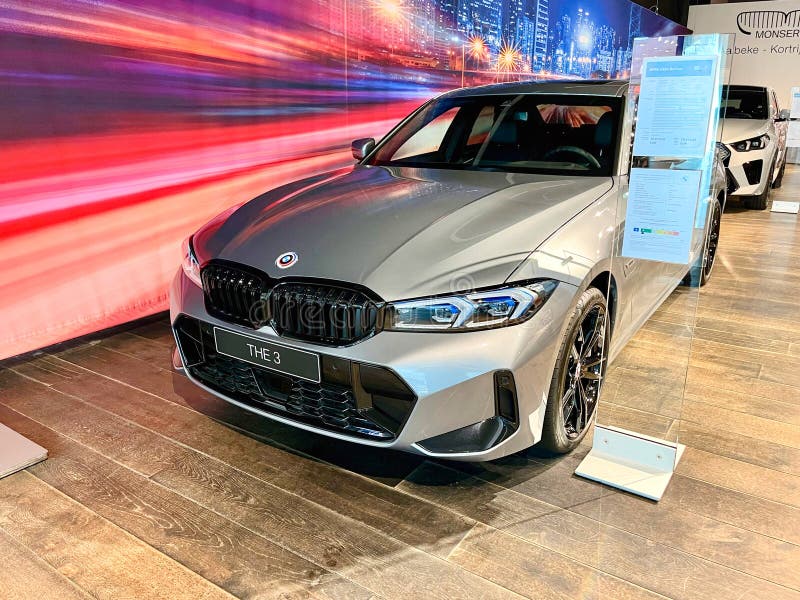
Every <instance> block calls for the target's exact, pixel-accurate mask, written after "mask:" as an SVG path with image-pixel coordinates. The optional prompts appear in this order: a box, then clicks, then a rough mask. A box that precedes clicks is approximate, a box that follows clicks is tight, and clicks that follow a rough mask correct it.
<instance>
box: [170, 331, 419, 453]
mask: <svg viewBox="0 0 800 600" xmlns="http://www.w3.org/2000/svg"><path fill="white" fill-rule="evenodd" d="M174 329H175V335H176V338H177V339H178V342H179V348H180V352H181V359H182V361H183V364H184V367H185V368H186V370H187V371H188V372H189V374H190V375H191V376H192V377H194V378H195V379H197V380H198V381H200V382H201V383H203V384H204V385H206V386H207V387H209V388H211V389H212V390H214V391H215V392H218V393H220V394H222V395H223V396H225V397H228V398H231V399H233V400H236V401H237V402H241V403H242V404H246V405H248V406H252V407H255V408H258V409H259V410H262V411H265V412H268V413H272V414H277V415H281V416H283V417H286V418H289V419H292V420H294V421H299V422H303V423H308V424H309V425H313V426H315V427H319V428H321V429H327V430H331V431H338V432H340V433H345V434H348V435H353V436H356V437H361V438H367V439H372V440H379V441H388V440H390V439H394V437H395V436H396V435H397V434H398V433H399V431H400V429H401V428H402V426H403V425H404V424H405V421H406V419H407V418H408V415H410V414H411V409H412V408H413V407H414V402H415V401H416V396H415V395H414V393H413V392H412V391H411V390H410V389H409V388H408V386H407V385H406V384H405V383H404V382H403V381H402V380H401V379H400V378H399V377H397V375H395V374H394V373H393V372H392V371H389V370H388V369H384V368H382V367H376V366H372V365H362V364H359V363H354V362H351V361H349V360H346V359H341V358H336V357H332V356H326V355H321V356H320V362H321V366H322V381H321V382H320V383H312V382H309V381H305V380H303V379H300V378H298V377H293V376H291V375H285V374H282V373H277V372H275V371H271V370H269V369H264V368H261V367H258V366H256V365H252V364H250V363H247V362H244V361H242V360H239V359H237V358H232V357H230V356H226V355H223V354H219V353H218V352H217V350H216V345H215V343H214V332H213V327H212V326H211V325H210V324H208V323H204V322H202V321H198V320H197V319H194V318H192V317H188V316H186V315H181V316H180V317H178V319H177V320H176V321H175V325H174ZM353 382H356V383H355V384H353Z"/></svg>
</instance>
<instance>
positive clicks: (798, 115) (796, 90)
mask: <svg viewBox="0 0 800 600" xmlns="http://www.w3.org/2000/svg"><path fill="white" fill-rule="evenodd" d="M790 110H791V111H792V114H791V118H792V119H800V87H793V88H792V107H791V109H790Z"/></svg>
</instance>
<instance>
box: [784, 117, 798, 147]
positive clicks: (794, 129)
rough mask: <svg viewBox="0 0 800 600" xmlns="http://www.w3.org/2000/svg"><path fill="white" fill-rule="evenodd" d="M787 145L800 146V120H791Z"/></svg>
mask: <svg viewBox="0 0 800 600" xmlns="http://www.w3.org/2000/svg"><path fill="white" fill-rule="evenodd" d="M786 146H787V147H789V148H800V121H789V133H788V134H787V135H786Z"/></svg>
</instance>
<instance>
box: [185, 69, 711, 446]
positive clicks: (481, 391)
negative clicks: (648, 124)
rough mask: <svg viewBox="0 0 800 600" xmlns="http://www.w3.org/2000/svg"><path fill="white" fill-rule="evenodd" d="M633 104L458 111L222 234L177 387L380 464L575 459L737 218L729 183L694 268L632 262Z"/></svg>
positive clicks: (200, 247) (583, 87)
mask: <svg viewBox="0 0 800 600" xmlns="http://www.w3.org/2000/svg"><path fill="white" fill-rule="evenodd" d="M626 93H627V84H625V83H620V82H559V83H513V84H499V85H493V86H485V87H480V88H473V89H461V90H456V91H453V92H449V93H446V94H444V95H442V96H439V97H437V98H435V99H433V100H431V101H430V102H428V103H426V104H424V105H423V106H422V107H420V108H419V109H418V110H417V111H415V112H414V113H413V114H411V115H410V116H409V117H408V118H406V119H405V120H404V121H402V122H401V123H400V124H399V125H397V127H396V128H395V129H394V130H392V131H391V132H390V133H389V134H388V135H387V136H386V137H385V138H383V139H382V140H381V141H380V142H378V143H377V144H376V143H375V141H374V140H372V139H363V140H357V141H356V142H354V143H353V154H354V156H355V158H356V164H355V165H354V166H353V167H350V168H347V169H345V170H340V171H336V172H333V173H327V174H323V175H316V176H313V177H310V178H308V179H304V180H301V181H297V182H295V183H291V184H288V185H285V186H282V187H279V188H277V189H273V190H271V191H268V192H266V193H264V194H263V195H261V196H259V197H257V198H255V199H253V200H251V201H249V202H247V203H245V204H243V205H242V206H240V207H238V208H236V209H235V210H229V211H227V212H225V213H223V214H221V215H219V216H218V217H216V218H215V219H213V220H212V221H211V222H209V223H207V224H206V225H205V226H203V227H202V228H201V229H200V230H198V231H197V232H196V233H195V234H194V235H192V236H191V237H190V238H188V239H187V240H186V242H185V244H184V246H185V247H184V259H183V267H182V269H180V270H179V272H178V273H177V275H176V277H175V279H174V282H173V284H172V288H171V321H172V326H173V330H174V333H175V339H176V341H177V348H178V349H177V354H176V358H175V362H176V367H178V368H180V369H183V371H184V372H185V374H186V375H187V376H188V377H189V379H190V380H191V381H193V382H194V383H195V384H197V385H198V386H200V387H202V388H204V389H206V390H207V391H209V392H211V393H213V394H215V395H217V396H219V397H220V398H222V399H224V400H226V401H228V402H230V403H233V404H236V405H238V406H240V407H242V408H244V409H247V410H249V411H253V412H255V413H258V414H259V415H263V416H264V417H266V418H270V419H274V420H276V421H280V422H282V423H286V424H288V425H292V426H295V427H299V428H302V429H306V430H308V431H313V432H316V433H318V434H322V435H325V436H330V437H334V438H339V439H344V440H349V441H352V442H357V443H360V444H364V445H369V446H376V447H385V448H394V449H398V450H405V451H409V452H415V453H418V454H423V455H427V456H434V457H444V458H448V459H455V460H471V461H484V460H491V459H495V458H499V457H501V456H504V455H507V454H510V453H513V452H517V451H520V450H523V449H525V448H528V447H530V446H532V445H534V444H539V445H540V446H541V447H542V448H544V449H545V450H547V451H549V452H555V453H564V452H568V451H570V450H572V449H573V448H574V447H575V446H577V445H578V443H580V441H581V439H582V438H583V437H584V436H585V435H586V432H587V430H588V428H589V427H590V425H591V423H592V420H593V417H594V414H595V409H596V407H597V402H598V398H599V395H600V391H601V389H602V384H603V377H604V373H605V368H606V365H607V362H608V360H610V359H613V357H614V356H615V354H616V353H617V352H618V351H619V350H620V349H621V348H622V346H623V345H624V344H625V342H626V341H627V340H628V339H630V337H631V336H632V335H633V334H634V333H635V332H636V331H637V329H638V328H639V327H640V326H641V324H642V323H644V321H645V320H646V319H647V318H648V317H649V316H650V315H651V314H652V312H653V311H654V310H655V309H656V308H657V307H658V306H659V304H660V303H661V302H662V301H663V300H664V299H665V298H666V297H667V296H668V295H669V294H670V293H671V292H672V290H673V289H674V288H675V287H676V286H677V285H678V284H679V283H680V282H681V281H682V280H684V279H685V278H686V277H689V278H691V279H693V280H696V281H698V282H700V283H703V282H705V280H707V278H708V276H709V275H710V273H711V267H712V266H713V263H714V256H715V252H716V243H717V238H718V234H719V220H720V214H721V210H722V208H721V207H722V205H723V203H724V199H725V196H724V194H725V192H724V185H719V186H718V184H717V183H715V188H714V189H715V190H720V191H719V193H718V194H717V193H716V192H714V193H712V194H709V195H708V198H706V199H705V203H706V209H707V210H706V211H705V213H704V214H707V218H706V219H705V225H701V226H700V227H699V235H696V236H695V237H696V242H695V243H694V247H693V250H692V260H691V263H690V264H693V265H694V266H693V268H691V269H690V268H688V267H687V265H685V264H684V265H675V264H669V263H659V262H652V261H645V260H638V259H620V258H618V257H617V256H616V254H618V252H619V244H620V238H621V231H622V226H623V224H624V223H623V221H624V214H625V206H624V202H625V200H624V199H625V195H624V194H622V193H620V190H623V189H624V187H625V185H626V182H627V175H628V168H629V163H630V156H629V154H630V135H629V134H623V129H630V128H629V127H626V128H623V122H624V117H625V115H624V112H625V107H626V103H625V96H626ZM720 169H721V167H720ZM718 175H719V177H720V178H721V180H722V181H724V171H721V174H718ZM716 186H718V187H716ZM687 271H688V275H687Z"/></svg>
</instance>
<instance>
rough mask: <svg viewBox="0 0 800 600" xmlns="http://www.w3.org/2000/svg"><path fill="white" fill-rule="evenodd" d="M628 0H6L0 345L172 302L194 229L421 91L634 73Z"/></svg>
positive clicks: (0, 108)
mask: <svg viewBox="0 0 800 600" xmlns="http://www.w3.org/2000/svg"><path fill="white" fill-rule="evenodd" d="M685 31H686V30H685V28H683V27H680V26H678V25H676V24H674V23H671V22H669V21H667V20H666V19H664V18H662V17H659V16H658V15H655V14H654V13H651V12H649V11H647V10H644V9H642V8H641V7H640V6H637V5H635V4H632V3H629V2H627V0H592V1H587V2H577V1H575V0H549V3H548V2H547V1H544V0H538V1H537V0H497V1H493V0H347V1H346V0H302V1H294V2H274V1H273V0H230V1H227V2H218V1H216V0H166V1H165V0H128V1H125V0H47V1H44V0H40V1H37V2H32V1H31V0H6V1H5V2H3V3H2V4H0V86H2V89H3V91H4V93H3V94H2V95H0V155H1V156H2V157H3V160H2V162H0V173H1V175H0V254H1V255H2V257H3V261H4V264H3V268H2V270H0V314H2V323H3V328H2V332H0V358H2V357H7V356H12V355H15V354H18V353H21V352H25V351H28V350H32V349H35V348H39V347H43V346H45V345H49V344H52V343H55V342H58V341H61V340H65V339H69V338H72V337H76V336H79V335H82V334H85V333H88V332H91V331H95V330H98V329H102V328H105V327H108V326H112V325H115V324H119V323H122V322H125V321H128V320H131V319H134V318H137V317H141V316H145V315H148V314H152V313H155V312H157V311H160V310H163V309H165V308H166V307H167V296H166V291H167V285H168V282H169V280H170V278H171V277H172V274H173V273H174V271H175V269H176V268H177V267H178V264H179V261H180V257H179V246H180V241H181V240H182V239H183V238H184V237H185V236H187V235H188V234H189V233H191V232H192V231H193V230H194V229H195V228H196V227H198V226H199V225H200V224H202V223H203V222H204V221H206V220H208V219H209V218H210V217H212V216H213V215H214V214H216V213H218V212H220V211H222V210H223V209H225V208H227V207H229V206H231V205H234V204H237V203H240V202H244V201H246V200H248V199H249V198H251V197H253V196H255V195H256V194H258V193H260V192H262V191H264V190H266V189H268V188H270V187H274V186H276V185H279V184H281V183H283V182H287V181H289V180H292V179H295V178H299V177H302V176H305V175H310V174H313V173H316V172H321V171H325V170H330V169H335V168H341V167H346V166H347V165H349V164H351V162H352V161H351V158H350V157H349V152H348V150H347V146H348V143H349V141H350V140H351V139H353V138H356V137H363V136H372V135H374V136H380V135H381V134H382V133H384V132H385V131H386V130H387V129H388V128H389V127H390V125H391V124H392V123H393V122H394V121H395V120H397V119H398V118H399V117H400V116H402V115H404V114H406V113H407V112H409V111H410V110H411V109H412V108H413V107H415V106H417V105H418V104H420V103H421V102H422V101H423V100H424V99H425V98H428V97H430V96H431V95H433V94H435V93H437V92H439V91H442V90H446V89H450V88H453V87H458V86H460V85H462V83H463V84H466V85H472V84H478V83H488V82H492V81H498V80H499V81H507V80H515V79H519V78H531V77H536V78H540V77H562V78H566V77H583V78H585V77H603V78H605V77H625V76H627V70H628V68H629V63H630V49H631V40H632V38H633V37H636V36H637V35H667V34H673V33H684V32H685Z"/></svg>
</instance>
